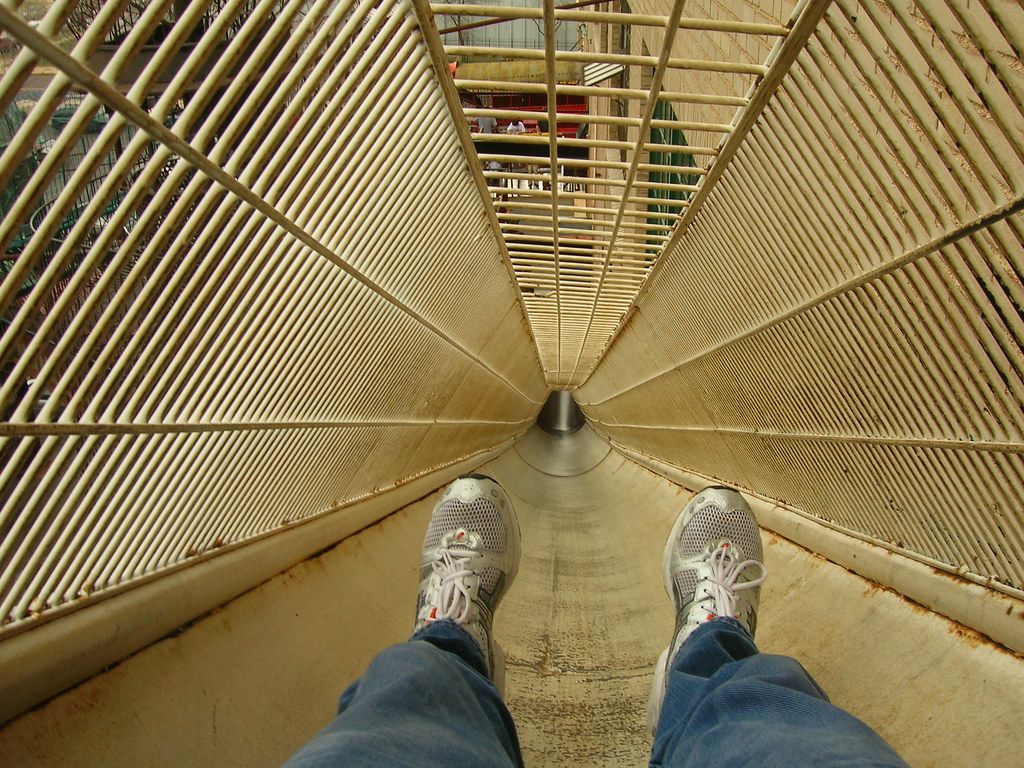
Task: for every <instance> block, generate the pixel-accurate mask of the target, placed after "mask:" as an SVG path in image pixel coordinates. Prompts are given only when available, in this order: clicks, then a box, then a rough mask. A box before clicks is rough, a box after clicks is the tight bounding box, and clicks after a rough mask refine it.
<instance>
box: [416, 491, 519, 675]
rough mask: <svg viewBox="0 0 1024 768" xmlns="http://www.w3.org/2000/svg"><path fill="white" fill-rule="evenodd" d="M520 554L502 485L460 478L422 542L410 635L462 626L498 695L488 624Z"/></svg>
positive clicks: (499, 665) (497, 657)
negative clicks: (448, 624)
mask: <svg viewBox="0 0 1024 768" xmlns="http://www.w3.org/2000/svg"><path fill="white" fill-rule="evenodd" d="M519 553H520V545H519V522H518V521H517V520H516V515H515V511H514V510H513V509H512V502H511V501H510V500H509V498H508V496H507V495H506V494H505V491H504V490H502V488H501V486H500V485H498V484H497V483H496V482H495V481H494V480H492V479H491V478H489V477H487V476H485V475H463V476H462V477H460V478H458V479H457V480H455V481H454V482H453V483H452V484H451V485H449V486H448V488H447V489H445V492H444V495H443V496H442V497H441V500H440V501H439V502H438V503H437V506H435V507H434V513H433V515H432V517H431V518H430V525H428V526H427V534H426V537H425V538H424V540H423V553H422V557H421V560H420V592H419V601H418V603H417V606H416V624H415V626H414V628H413V631H414V632H415V631H418V630H420V629H422V628H424V627H426V626H427V625H429V624H432V623H434V622H435V621H441V620H445V619H446V620H449V621H454V622H455V623H456V624H459V625H460V626H462V628H463V629H465V630H466V631H467V632H469V634H470V635H472V636H473V639H475V640H476V642H477V644H478V645H479V646H480V648H481V650H482V651H483V654H484V661H485V662H486V664H487V670H488V674H489V675H490V677H491V680H493V681H494V683H495V684H496V685H497V686H498V690H501V689H502V687H503V682H504V668H505V655H504V653H503V652H502V651H501V648H500V647H499V646H498V644H497V643H495V642H494V641H493V639H492V637H491V620H492V618H493V616H494V611H495V609H496V608H497V607H498V603H499V602H500V601H501V598H502V596H503V595H504V594H505V591H506V590H507V589H508V587H509V586H510V585H511V584H512V580H513V579H514V578H515V576H516V573H517V572H518V570H519Z"/></svg>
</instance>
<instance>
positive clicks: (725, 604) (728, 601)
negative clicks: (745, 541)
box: [704, 541, 768, 620]
mask: <svg viewBox="0 0 1024 768" xmlns="http://www.w3.org/2000/svg"><path fill="white" fill-rule="evenodd" d="M704 560H705V561H706V562H707V563H708V565H709V566H710V567H711V575H710V577H709V578H708V579H707V580H706V581H707V582H708V585H707V586H706V587H705V588H704V594H705V595H707V596H708V597H710V598H711V599H712V602H713V603H714V605H713V606H712V607H710V608H709V609H708V620H710V619H713V618H715V617H716V616H731V617H733V618H738V617H737V616H736V600H737V597H736V593H737V592H741V591H743V590H745V589H754V588H755V587H759V586H760V585H761V584H762V583H763V582H764V580H765V577H766V576H767V575H768V572H767V570H766V569H765V567H764V563H762V562H761V561H760V560H740V559H739V558H738V557H737V556H736V551H735V549H734V548H733V547H731V546H730V544H729V542H727V541H723V542H722V543H721V544H719V545H718V547H717V548H715V549H714V550H712V551H711V552H709V553H708V554H707V555H705V556H704ZM752 566H753V567H755V568H756V569H757V570H758V571H760V575H759V576H757V577H756V578H753V579H748V580H747V581H742V582H741V581H740V580H739V579H740V576H741V575H742V574H743V572H744V571H745V570H746V569H747V568H750V567H752Z"/></svg>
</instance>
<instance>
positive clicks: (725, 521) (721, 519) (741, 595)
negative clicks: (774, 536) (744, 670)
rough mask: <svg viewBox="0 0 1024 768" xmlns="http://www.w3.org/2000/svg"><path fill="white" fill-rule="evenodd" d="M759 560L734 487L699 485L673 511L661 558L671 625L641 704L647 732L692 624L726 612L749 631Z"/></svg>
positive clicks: (761, 574) (756, 536) (761, 573)
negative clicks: (700, 488) (645, 700)
mask: <svg viewBox="0 0 1024 768" xmlns="http://www.w3.org/2000/svg"><path fill="white" fill-rule="evenodd" d="M763 560H764V552H763V550H762V547H761V534H760V531H759V530H758V527H757V522H756V521H755V520H754V516H753V514H752V513H751V511H750V507H749V506H748V505H747V502H746V501H744V499H743V497H742V496H741V495H740V494H739V493H737V492H736V491H734V490H732V489H730V488H720V487H710V488H705V489H704V490H703V491H701V492H700V493H699V494H697V496H696V497H695V498H694V499H693V500H692V501H690V503H689V504H687V505H686V508H685V509H683V511H682V512H681V513H680V514H679V517H678V518H677V519H676V522H675V525H674V526H673V527H672V533H671V534H670V535H669V537H668V542H667V543H666V544H665V555H664V559H663V561H662V575H663V577H664V580H665V591H666V592H668V594H669V596H670V597H671V598H672V602H673V603H674V604H675V607H676V628H675V631H674V632H673V634H672V642H670V643H669V646H668V648H666V649H665V651H664V652H663V653H662V654H661V657H660V658H659V659H658V663H657V665H656V666H655V669H654V682H653V684H652V686H651V696H650V699H649V700H648V703H647V724H648V725H649V726H650V729H651V733H654V732H655V731H656V730H657V725H658V716H659V715H660V714H661V704H662V701H663V700H664V698H665V686H666V685H667V676H668V670H669V668H670V667H671V665H672V660H673V659H675V656H676V653H678V651H679V648H680V647H681V646H682V644H683V642H684V641H685V640H686V638H688V637H689V636H690V635H691V634H692V633H693V631H694V630H695V629H696V628H697V627H699V626H700V625H701V624H704V623H706V622H708V621H710V620H711V619H715V618H718V617H721V616H731V617H732V618H734V619H738V620H739V621H740V623H741V624H743V626H744V627H746V628H747V630H748V631H749V632H750V634H751V636H753V634H754V630H755V628H756V626H757V605H758V601H759V598H760V592H761V589H760V587H761V583H762V582H763V581H764V580H765V576H767V571H766V570H765V567H764V562H763Z"/></svg>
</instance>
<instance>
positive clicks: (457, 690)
mask: <svg viewBox="0 0 1024 768" xmlns="http://www.w3.org/2000/svg"><path fill="white" fill-rule="evenodd" d="M452 765H466V766H475V767H479V768H515V767H518V768H521V767H522V765H523V761H522V757H521V755H520V753H519V741H518V739H517V737H516V730H515V725H514V723H513V722H512V717H511V715H509V712H508V710H507V709H506V708H505V704H504V702H502V700H501V696H500V695H499V693H498V690H497V689H496V688H495V687H494V685H493V684H492V683H491V681H490V680H488V679H487V676H486V674H485V667H484V660H483V656H482V655H481V653H480V649H479V648H478V647H477V645H476V643H475V642H474V641H473V640H472V638H470V636H469V635H468V634H467V633H466V632H465V631H464V630H462V629H461V628H460V627H458V626H457V625H455V624H452V623H450V622H437V623H436V624H433V625H431V626H429V627H427V628H426V629H424V630H423V631H421V632H419V633H418V634H416V635H415V636H413V638H412V639H411V640H410V641H409V642H407V643H403V644H401V645H395V646H392V647H391V648H388V649H386V650H384V651H383V652H381V653H380V654H379V655H378V656H377V658H376V659H374V660H373V662H372V663H371V664H370V667H369V669H367V671H366V674H365V675H364V676H363V677H362V678H361V679H360V680H358V681H357V682H355V683H353V684H352V686H350V687H349V689H348V690H347V691H345V693H344V694H343V695H342V697H341V701H340V702H339V704H338V715H337V716H336V717H335V718H334V720H333V721H332V722H331V724H330V725H328V726H327V727H326V728H325V729H324V730H323V731H321V732H320V734H319V735H317V736H316V737H314V738H313V740H312V741H310V742H309V743H308V744H306V746H304V747H303V748H302V749H300V750H299V751H298V752H297V753H296V754H295V755H294V756H293V757H292V758H291V760H289V761H288V763H286V768H313V767H314V766H317V767H321V768H327V767H328V766H331V767H334V766H345V768H352V767H357V768H382V767H383V766H389V767H392V766H409V767H410V768H427V767H428V766H429V767H430V768H433V767H434V766H436V767H437V768H449V767H450V766H452ZM651 765H652V766H665V768H684V767H685V766H701V768H712V767H713V766H730V768H732V767H733V766H757V767H758V768H765V767H769V766H787V767H792V766H811V765H814V766H843V768H847V767H848V766H849V767H851V768H852V767H853V766H858V767H860V766H865V767H866V766H872V767H873V768H875V767H878V766H900V767H901V768H906V764H905V763H904V762H903V761H902V760H901V759H900V758H899V757H898V756H897V755H896V753H895V752H893V751H892V749H891V748H890V747H889V745H888V744H886V743H885V741H883V740H882V738H881V737H879V736H878V735H877V734H876V733H875V732H874V731H872V730H871V729H870V728H868V727H867V726H866V725H864V724H863V723H861V722H860V721H859V720H857V719H856V718H855V717H853V716H851V715H849V714H847V713H846V712H843V711H842V710H841V709H839V708H837V707H834V706H833V705H832V704H830V703H829V702H828V699H827V698H826V697H825V694H824V692H823V691H822V690H821V689H820V688H819V687H818V686H817V684H815V682H814V681H813V680H812V679H811V677H810V675H808V674H807V672H806V671H805V670H804V668H803V667H801V666H800V665H799V664H798V663H797V662H795V661H793V660H792V659H790V658H787V657H785V656H771V655H768V654H762V653H758V651H757V648H756V647H755V646H754V642H753V640H751V638H750V635H749V634H747V631H746V630H745V629H743V627H742V625H740V623H739V622H737V621H734V620H732V619H716V620H714V621H709V622H708V623H707V624H704V625H702V626H701V627H699V628H698V629H697V630H696V631H695V632H694V633H693V634H692V635H691V636H690V637H689V638H688V639H687V640H686V642H685V643H684V644H683V646H682V648H681V649H680V651H679V653H678V654H677V655H676V659H675V662H674V663H673V665H672V669H671V671H670V672H669V679H668V689H667V691H666V694H665V702H664V704H663V705H662V710H661V719H660V721H659V724H658V735H657V738H656V739H655V741H654V747H653V750H652V753H651Z"/></svg>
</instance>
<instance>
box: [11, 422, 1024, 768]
mask: <svg viewBox="0 0 1024 768" xmlns="http://www.w3.org/2000/svg"><path fill="white" fill-rule="evenodd" d="M481 470H482V471H485V472H488V473H490V474H492V475H493V476H494V477H496V478H497V479H498V480H499V481H500V482H502V484H503V485H504V486H505V487H506V489H507V490H508V491H509V493H510V495H511V496H512V498H513V501H514V503H515V505H516V509H517V511H518V514H519V518H520V521H521V525H522V533H523V561H522V566H521V570H520V575H519V577H518V579H517V581H516V582H515V584H514V585H513V587H512V589H511V590H510V591H509V594H508V596H507V598H506V601H505V603H504V604H503V605H502V608H501V609H500V610H499V612H498V616H497V619H496V627H495V631H496V635H497V638H498V639H499V641H500V642H501V644H502V645H503V646H504V648H505V650H506V653H507V662H508V666H507V686H506V697H507V700H508V704H509V707H510V709H511V710H512V712H513V715H514V716H515V719H516V722H517V724H518V728H519V734H520V740H521V742H522V746H523V751H524V756H525V760H526V764H527V766H528V768H561V767H562V766H566V765H579V766H616V768H620V767H627V766H636V767H637V768H639V767H640V766H643V765H645V764H646V758H647V752H648V749H649V745H650V742H649V737H648V735H647V732H646V730H645V723H644V711H645V710H644V708H645V704H646V699H647V692H648V686H649V680H650V674H651V669H652V666H653V663H654V660H655V658H656V657H657V655H658V653H659V652H660V650H661V649H662V647H663V646H664V644H665V643H666V642H667V640H668V636H669V633H670V631H671V626H672V611H671V608H670V604H669V601H668V598H667V597H666V596H665V594H664V592H663V591H662V587H661V581H660V575H659V572H658V571H659V567H660V553H661V549H662V546H663V542H664V539H665V536H666V535H667V533H668V530H669V528H670V525H671V522H672V520H673V519H674V518H675V515H676V513H677V512H678V510H679V509H681V507H682V506H683V505H684V504H685V503H686V501H687V500H688V498H689V492H688V491H686V490H685V489H682V488H680V487H679V486H677V485H674V484H673V483H670V482H668V481H667V480H664V479H663V478H661V477H659V476H657V475H654V474H652V473H651V472H649V471H647V470H646V469H643V468H641V467H639V466H638V465H636V464H634V463H633V462H631V461H629V460H627V459H625V458H623V457H622V456H621V455H619V454H618V453H616V452H613V451H610V450H609V448H608V446H607V445H606V444H605V443H603V442H602V441H601V440H599V439H598V438H596V437H595V436H594V435H593V434H592V433H591V432H590V431H589V428H584V429H583V430H582V431H580V432H578V433H576V434H575V435H574V436H572V437H569V438H560V439H555V438H551V437H549V436H548V435H546V434H545V433H543V432H541V431H540V430H539V429H535V430H534V431H532V432H530V433H529V434H528V435H527V436H526V437H525V438H524V439H523V440H521V441H520V442H519V444H518V445H517V446H516V447H515V448H513V449H511V450H509V451H507V452H506V453H504V454H503V455H501V456H500V457H499V458H497V459H496V460H494V461H492V462H490V463H489V464H487V465H485V466H483V467H481ZM436 497H437V494H432V495H431V496H429V497H427V498H425V499H423V500H421V501H419V502H417V503H415V504H412V505H410V506H408V507H405V508H403V509H401V510H399V511H398V512H396V513H395V514H393V515H391V516H390V517H388V518H386V519H385V520H383V521H381V522H380V523H378V524H376V525H374V526H371V527H370V528H367V529H366V530H364V531H362V532H361V533H359V534H357V535H356V536H353V537H350V538H349V539H346V540H345V541H343V542H342V543H341V544H339V545H338V546H336V547H334V548H333V549H331V550H329V551H327V552H324V553H322V554H321V555H319V556H317V557H315V558H313V559H311V560H308V561H306V562H303V563H300V564H299V565H297V566H295V567H294V568H292V569H290V570H289V571H287V572H285V573H283V574H281V575H280V576H279V577H277V578H275V579H273V580H271V581H270V582H268V583H266V584H264V585H262V586H260V587H258V588H257V589H255V590H253V591H252V592H250V593H248V594H246V595H244V596H243V597H241V598H239V599H237V600H235V601H233V602H232V603H230V604H229V605H227V606H224V608H223V609H221V610H220V611H218V612H216V613H214V614H213V615H211V616H209V617H207V618H205V619H203V620H202V621H199V622H197V623H196V624H194V625H192V626H191V627H189V628H187V629H185V630H183V631H181V632H179V633H177V634H175V635H174V636H172V637H169V638H167V639H166V640H164V641H162V642H160V643H158V644H156V645H154V646H152V647H150V648H148V649H146V650H144V651H142V652H140V653H139V654H137V655H135V656H134V657H132V658H130V659H128V660H126V661H125V662H123V663H121V664H119V665H117V666H116V667H114V668H113V669H111V670H110V671H108V672H106V673H105V674H103V675H101V676H99V677H97V678H94V679H93V680H90V681H88V682H86V683H84V684H82V685H81V686H79V687H78V688H77V689H75V690H73V691H71V692H70V693H68V694H65V695H63V696H61V697H59V698H57V699H55V700H53V701H51V702H50V703H49V704H47V705H45V706H43V707H41V708H39V709H37V710H36V711H33V712H30V713H28V714H27V715H25V716H23V717H21V718H20V719H18V720H16V721H14V722H13V723H11V724H10V725H9V726H7V727H6V728H4V729H3V730H2V731H0V754H2V755H3V756H4V757H3V760H2V761H0V762H2V763H3V764H4V765H12V766H13V765H17V766H19V768H31V767H35V766H38V767H42V766H47V768H53V767H54V766H61V767H62V768H73V767H74V766H82V767H83V768H84V767H85V766H89V767H90V768H91V767H92V766H104V767H105V768H111V767H115V766H129V765H131V766H138V765H145V766H147V767H148V768H159V767H160V766H168V768H170V766H174V767H175V768H181V767H182V766H196V767H197V768H198V766H204V767H206V766H211V765H216V766H218V767H229V766H246V767H247V768H254V767H257V768H258V767H260V766H275V765H279V764H280V762H281V761H282V760H283V759H284V758H285V757H287V755H288V754H289V753H290V752H291V751H293V750H294V749H295V748H296V747H297V746H298V745H299V744H301V743H302V742H303V741H304V740H305V739H306V738H308V737H309V736H310V735H312V734H313V733H314V732H316V730H318V729H319V728H320V727H322V725H323V724H324V723H326V722H327V721H328V720H329V719H330V717H331V715H332V713H333V708H334V706H335V702H336V699H337V696H338V694H339V693H340V691H341V690H342V689H343V688H344V686H346V685H347V684H348V683H349V682H351V681H352V680H353V679H355V678H356V677H357V676H358V675H359V674H360V672H361V670H362V669H363V668H364V667H365V665H366V663H367V662H368V661H369V660H370V659H371V658H372V657H373V655H374V654H375V653H376V652H377V651H378V650H380V648H382V647H384V646H385V645H387V644H389V643H392V642H401V641H402V640H403V639H404V638H405V637H406V635H407V633H408V631H409V628H410V627H411V624H412V614H413V607H414V604H415V589H416V578H417V569H416V562H417V559H418V549H419V546H420V542H421V540H422V535H423V530H424V527H425V525H426V521H427V520H428V519H429V516H430V511H431V508H432V507H433V504H434V502H435V500H436ZM764 538H765V543H766V560H767V565H768V570H769V578H768V581H767V582H766V585H765V588H764V590H763V592H762V608H761V612H760V616H759V628H758V642H759V645H760V646H761V647H762V649H763V650H765V651H768V652H780V653H786V654H789V655H794V656H796V657H798V658H799V659H800V660H801V661H802V662H803V663H804V664H805V666H807V667H808V668H809V669H810V671H811V672H812V673H813V674H814V676H815V677H816V678H817V679H818V681H819V683H821V684H822V685H823V687H824V688H825V689H826V690H827V691H828V692H829V694H830V695H831V697H832V699H833V701H834V702H836V703H837V704H839V705H841V706H844V707H846V708H848V709H850V710H851V711H853V712H854V713H855V714H857V715H858V716H860V717H861V718H862V719H864V720H865V721H867V722H868V723H869V724H870V725H872V726H873V727H875V728H876V729H878V730H879V731H880V732H882V734H883V735H884V736H885V737H886V738H887V739H889V740H890V742H891V743H892V744H893V745H894V746H895V747H896V748H897V749H898V750H899V751H900V752H901V753H902V754H903V755H904V756H905V758H906V759H907V760H908V762H909V763H910V765H911V766H912V768H929V767H934V768H939V767H940V766H941V767H942V768H950V767H955V766H964V767H965V768H966V767H967V766H971V768H973V767H974V766H977V765H984V766H986V768H1016V767H1017V766H1019V765H1020V764H1021V749H1020V746H1019V741H1018V736H1017V731H1018V729H1017V727H1016V724H1017V718H1018V715H1019V712H1020V711H1021V709H1022V708H1024V662H1022V661H1021V660H1020V659H1018V658H1016V657H1014V656H1012V655H1011V654H1008V653H1006V652H1004V651H1002V650H1000V649H999V648H997V647H995V646H993V645H992V644H990V643H988V642H986V641H984V640H983V639H982V638H980V637H979V636H977V635H974V634H972V633H970V632H969V631H965V630H963V629H961V628H959V627H958V626H956V625H953V624H952V623H951V622H948V621H947V620H945V619H943V618H941V617H938V616H936V615H934V614H931V613H929V612H926V611H924V610H921V609H919V608H917V607H915V606H914V605H912V604H911V603H909V602H908V601H906V600H904V599H902V598H900V597H899V596H897V595H895V594H893V593H890V592H886V591H883V590H880V589H879V588H877V587H876V586H874V585H872V584H870V583H869V582H866V581H864V580H863V579H861V578H859V577H857V576H854V575H853V574H851V573H849V572H848V571H846V570H844V569H842V568H840V567H838V566H836V565H834V564H832V563H829V562H828V561H825V560H824V559H822V558H820V557H818V556H815V555H813V554H811V553H809V552H807V551H806V550H803V549H801V548H799V547H797V546H795V545H793V544H792V543H790V542H788V541H785V540H783V539H781V538H778V537H776V536H773V535H771V534H769V533H765V534H764ZM453 764H454V763H453Z"/></svg>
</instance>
